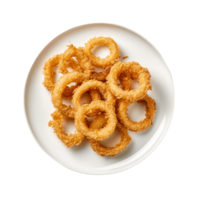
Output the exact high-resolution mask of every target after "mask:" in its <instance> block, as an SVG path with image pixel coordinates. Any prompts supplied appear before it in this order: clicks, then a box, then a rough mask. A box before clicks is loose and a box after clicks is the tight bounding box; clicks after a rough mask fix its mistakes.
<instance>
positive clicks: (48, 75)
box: [43, 54, 80, 97]
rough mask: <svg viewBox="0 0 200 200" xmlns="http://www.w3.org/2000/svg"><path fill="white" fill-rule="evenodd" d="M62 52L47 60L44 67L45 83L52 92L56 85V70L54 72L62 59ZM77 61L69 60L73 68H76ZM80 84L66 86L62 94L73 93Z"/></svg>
mask: <svg viewBox="0 0 200 200" xmlns="http://www.w3.org/2000/svg"><path fill="white" fill-rule="evenodd" d="M61 57H62V54H58V55H55V56H53V57H52V58H50V59H49V60H48V61H47V62H45V65H44V68H43V74H44V81H43V85H44V86H45V87H46V88H47V90H49V91H50V92H52V91H53V89H54V87H55V84H56V83H55V80H54V78H55V75H56V72H54V68H55V67H58V64H59V62H60V60H61ZM76 65H77V63H76V61H75V60H74V59H71V60H70V62H69V66H70V67H71V68H72V69H76ZM79 85H80V84H76V85H73V86H70V87H68V86H67V87H66V88H65V90H64V91H63V93H62V96H65V97H68V96H70V95H72V92H73V90H74V89H75V88H77V87H78V86H79Z"/></svg>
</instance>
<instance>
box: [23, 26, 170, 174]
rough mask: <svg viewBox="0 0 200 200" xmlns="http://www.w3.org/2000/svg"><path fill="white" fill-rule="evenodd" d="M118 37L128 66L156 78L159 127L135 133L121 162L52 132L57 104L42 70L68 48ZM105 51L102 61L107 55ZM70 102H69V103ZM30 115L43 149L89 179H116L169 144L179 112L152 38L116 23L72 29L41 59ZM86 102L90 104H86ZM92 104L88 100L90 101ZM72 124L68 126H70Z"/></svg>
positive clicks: (32, 82) (32, 77) (137, 115)
mask: <svg viewBox="0 0 200 200" xmlns="http://www.w3.org/2000/svg"><path fill="white" fill-rule="evenodd" d="M95 36H96V37H98V36H104V37H111V38H113V39H114V40H115V41H116V42H117V44H118V45H119V47H120V55H121V58H122V57H124V56H128V58H127V59H125V60H123V59H122V60H123V61H124V62H129V61H136V62H139V63H140V65H142V66H143V67H145V68H148V70H149V72H150V74H151V83H152V88H153V89H152V91H149V92H148V94H149V96H151V97H152V98H153V99H155V101H156V107H157V109H156V114H155V118H154V122H153V126H151V127H150V128H148V129H147V130H145V131H143V132H139V133H134V132H129V134H130V136H131V137H132V141H131V142H130V144H129V145H128V146H127V148H126V149H125V150H124V151H123V152H121V153H120V154H118V155H116V156H115V157H109V156H106V157H101V156H99V155H98V154H96V153H95V152H94V151H93V150H92V149H91V147H90V144H89V142H88V141H87V140H86V139H85V140H84V141H83V142H82V144H80V145H79V146H75V147H71V148H67V147H66V146H65V145H64V144H63V143H62V142H61V141H60V140H59V139H58V138H57V136H56V134H55V133H53V129H52V128H51V127H48V122H49V121H50V120H51V115H50V114H51V113H52V112H53V111H54V110H55V109H54V107H53V105H52V102H51V94H50V92H49V91H48V90H47V89H46V88H45V87H44V86H43V85H42V82H43V79H44V76H43V74H42V68H43V66H44V63H45V61H47V60H48V59H49V58H50V57H52V56H53V55H55V54H59V53H62V52H64V51H65V50H66V45H68V44H71V43H72V44H74V45H75V46H76V47H78V46H84V44H85V43H86V42H87V41H88V40H89V39H90V38H93V37H95ZM107 52H108V51H107V49H105V48H102V49H100V50H99V51H98V50H97V52H95V53H96V54H97V53H99V54H101V55H100V56H102V55H103V54H105V53H107ZM68 100H69V99H65V102H67V101H68ZM24 101H25V113H26V117H27V121H28V124H29V126H30V130H31V132H32V134H33V136H34V137H35V139H36V141H37V142H38V144H39V145H40V146H41V147H42V149H43V150H44V151H45V152H46V153H47V154H48V155H50V156H51V157H52V158H53V159H54V160H56V161H57V162H59V163H60V164H62V165H63V166H65V167H67V168H69V169H72V170H74V171H77V172H82V173H87V174H110V173H115V172H119V171H122V170H125V169H128V168H130V167H132V166H134V165H136V164H137V163H139V162H140V161H142V160H143V159H144V158H146V157H147V156H148V155H149V154H150V153H151V152H152V151H153V150H154V149H155V148H156V147H157V145H158V144H159V143H160V141H161V140H162V139H163V137H164V135H165V133H166V131H167V129H168V127H169V125H170V122H171V119H172V114H173V107H174V88H173V82H172V77H171V74H170V72H169V69H168V67H167V65H166V64H165V62H164V60H163V58H162V57H161V55H160V53H159V52H158V51H157V50H156V49H155V47H153V46H152V45H151V44H150V43H149V42H148V41H147V40H146V39H144V38H143V37H141V36H140V35H138V34H137V33H135V32H134V31H132V30H129V29H127V28H124V27H121V26H118V25H113V24H104V23H97V24H87V25H82V26H79V27H75V28H72V29H70V30H68V31H66V32H64V33H62V34H61V35H59V36H57V37H56V38H55V39H53V40H52V41H51V42H50V43H49V44H48V45H47V46H46V47H45V48H44V49H43V50H42V51H41V53H40V54H39V55H38V57H37V58H36V60H35V62H34V63H33V66H32V67H31V70H30V72H29V75H28V78H27V81H26V86H25V94H24ZM83 101H84V99H83ZM85 101H87V97H86V98H85ZM129 108H130V109H129V111H128V114H129V116H130V118H131V119H133V118H134V120H140V119H141V113H142V115H144V110H143V112H138V111H139V110H140V108H139V107H137V106H134V105H133V106H130V107H129ZM66 123H67V125H66ZM64 127H65V129H66V131H67V132H68V133H70V132H74V125H73V121H72V120H69V121H67V122H65V125H64ZM118 140H119V135H118V134H117V133H115V137H114V136H112V138H111V139H107V140H106V141H104V142H103V144H105V145H114V144H115V143H116V142H117V141H118Z"/></svg>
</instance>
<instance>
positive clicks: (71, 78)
mask: <svg viewBox="0 0 200 200" xmlns="http://www.w3.org/2000/svg"><path fill="white" fill-rule="evenodd" d="M87 78H88V77H87V76H85V75H84V74H81V73H78V72H69V73H67V74H65V75H63V76H61V77H60V79H59V80H58V82H57V84H56V85H55V88H54V90H53V92H52V97H51V100H52V103H53V106H54V107H55V108H56V109H58V111H60V112H61V113H62V114H63V115H65V116H69V115H70V112H73V113H75V108H72V107H71V106H70V105H68V106H67V105H65V104H63V103H62V93H63V91H64V89H65V88H66V86H67V85H68V84H70V83H72V82H76V83H82V82H83V81H85V80H87Z"/></svg>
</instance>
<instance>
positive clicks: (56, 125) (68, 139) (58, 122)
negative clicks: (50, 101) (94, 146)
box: [48, 110, 88, 147]
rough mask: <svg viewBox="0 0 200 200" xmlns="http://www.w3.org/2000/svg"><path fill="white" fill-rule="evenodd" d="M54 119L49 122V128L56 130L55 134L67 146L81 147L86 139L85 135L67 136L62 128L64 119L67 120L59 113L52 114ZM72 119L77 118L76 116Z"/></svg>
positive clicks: (77, 133) (76, 133)
mask: <svg viewBox="0 0 200 200" xmlns="http://www.w3.org/2000/svg"><path fill="white" fill-rule="evenodd" d="M51 116H52V119H53V120H51V121H49V123H48V126H49V127H52V128H53V129H54V133H56V135H57V137H58V138H59V139H60V140H61V141H62V142H63V143H64V144H65V145H66V146H67V147H71V146H74V145H79V144H80V143H81V142H82V141H83V140H84V138H85V136H84V135H83V134H81V133H80V132H77V131H76V132H75V133H74V134H72V133H71V134H69V135H68V134H67V133H65V131H64V128H63V127H62V125H63V122H64V119H65V118H66V117H65V116H64V115H62V114H61V113H60V112H59V111H57V110H56V111H54V112H53V113H52V114H51ZM71 118H73V119H74V118H75V115H74V116H73V117H71ZM85 123H86V124H87V123H88V122H87V119H86V118H85Z"/></svg>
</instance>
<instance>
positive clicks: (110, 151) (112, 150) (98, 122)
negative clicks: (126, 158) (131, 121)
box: [89, 114, 131, 157]
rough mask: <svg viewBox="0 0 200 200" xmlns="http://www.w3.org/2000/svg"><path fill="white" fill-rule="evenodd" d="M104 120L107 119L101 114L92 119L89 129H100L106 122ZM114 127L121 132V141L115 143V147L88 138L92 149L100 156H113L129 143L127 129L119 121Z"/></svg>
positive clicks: (129, 138)
mask: <svg viewBox="0 0 200 200" xmlns="http://www.w3.org/2000/svg"><path fill="white" fill-rule="evenodd" d="M106 122H107V119H106V118H105V115H104V114H101V115H99V116H97V117H96V118H95V119H94V120H93V121H92V123H91V124H90V129H100V128H102V127H103V126H104V125H105V124H106ZM116 128H117V130H118V131H119V132H120V134H121V141H120V142H119V143H117V144H116V145H115V147H105V146H103V145H101V143H100V142H99V141H95V140H89V141H90V146H91V147H92V149H93V150H94V151H95V152H96V153H97V154H99V155H100V156H110V157H113V156H115V155H117V154H118V153H120V152H122V151H123V150H124V149H125V148H126V147H127V145H128V144H129V143H130V141H131V137H130V136H129V134H128V131H127V129H126V128H125V127H124V126H122V125H121V124H120V123H118V124H117V126H116Z"/></svg>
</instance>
